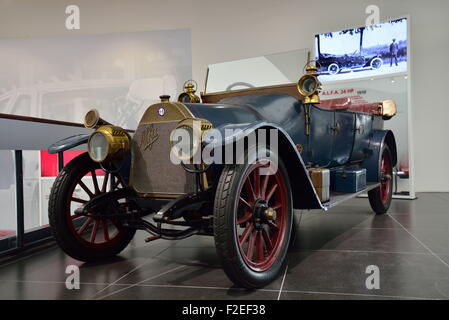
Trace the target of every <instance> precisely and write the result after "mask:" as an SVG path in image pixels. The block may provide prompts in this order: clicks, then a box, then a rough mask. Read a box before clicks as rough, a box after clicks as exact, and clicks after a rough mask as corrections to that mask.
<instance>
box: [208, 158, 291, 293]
mask: <svg viewBox="0 0 449 320" xmlns="http://www.w3.org/2000/svg"><path fill="white" fill-rule="evenodd" d="M272 156H273V157H277V156H276V155H273V154H272ZM247 162H249V163H246V164H242V165H226V166H225V167H224V169H223V171H222V173H221V176H220V179H219V182H218V186H217V191H216V194H215V203H214V236H215V246H216V250H217V254H218V256H219V259H220V260H221V264H222V266H223V269H224V271H225V273H226V275H227V276H228V277H229V278H230V279H231V281H233V282H234V283H235V284H236V285H238V286H241V287H244V288H248V289H253V288H260V287H263V286H265V285H267V284H269V283H270V282H272V281H273V280H275V279H276V278H277V277H278V276H279V275H280V274H281V272H282V270H283V269H284V267H285V261H286V255H287V251H288V247H289V241H290V238H291V229H292V221H293V210H292V194H291V188H290V182H289V179H288V175H287V171H286V168H285V166H284V164H283V162H282V160H281V159H277V163H278V172H279V175H278V173H276V174H275V175H273V177H274V178H270V179H278V178H277V177H282V179H283V181H284V182H285V183H284V185H283V187H282V188H280V189H279V191H276V192H279V194H280V196H279V197H281V196H282V197H283V196H285V205H283V207H285V209H279V208H278V209H277V210H278V211H277V212H278V213H277V214H276V218H275V219H279V221H281V219H282V221H281V222H278V220H274V225H276V224H277V226H278V227H279V229H278V230H281V231H277V232H279V235H278V236H277V238H276V241H275V242H273V243H274V244H273V246H272V247H271V253H270V252H269V248H268V244H267V242H266V238H264V237H263V235H264V234H263V233H264V232H266V230H265V231H263V230H260V231H257V230H258V229H256V228H258V227H260V225H259V226H258V227H256V223H255V222H254V228H253V229H251V231H250V232H249V233H251V235H250V236H249V237H250V240H248V248H249V247H250V243H251V237H252V235H253V233H254V232H257V234H256V236H255V237H256V239H257V237H259V238H260V241H261V242H263V244H262V245H261V246H262V249H261V250H262V251H261V252H262V259H264V258H265V254H267V263H266V266H268V265H269V267H268V268H267V269H263V270H255V268H254V267H252V266H250V265H249V263H248V261H245V259H247V257H246V258H244V256H243V255H245V253H244V252H243V248H242V247H241V245H242V244H240V242H241V237H242V236H243V234H242V235H240V236H239V235H238V231H237V229H238V228H239V227H241V228H245V230H246V227H242V224H239V223H238V222H237V219H239V216H238V215H239V213H237V211H238V210H239V205H240V201H237V199H240V195H241V192H242V190H243V187H244V184H245V179H250V178H249V174H250V173H251V172H250V173H247V172H248V170H250V168H251V166H252V165H251V162H250V161H247ZM245 174H248V177H246V176H245ZM260 177H262V178H261V179H265V178H264V177H265V176H262V175H261V176H260ZM250 181H251V180H250ZM269 181H271V180H269ZM279 181H280V180H274V182H273V181H271V184H269V185H270V188H271V189H273V187H274V184H279ZM268 183H269V182H268ZM254 185H256V184H254ZM258 188H261V189H259V190H263V189H264V188H263V183H261V184H259V187H258ZM251 190H252V189H251ZM267 190H268V187H265V192H264V191H260V195H262V194H265V195H266V194H267V192H266V191H267ZM282 190H283V191H282ZM270 191H271V190H270ZM281 192H282V194H281ZM269 193H271V192H268V194H269ZM253 194H254V193H253ZM254 198H255V197H254ZM267 199H268V200H267V205H269V204H270V201H274V200H270V197H267ZM271 199H272V197H271ZM276 199H279V198H278V194H276ZM276 201H278V200H276ZM248 202H249V201H248ZM249 211H251V210H249ZM259 212H260V211H259ZM280 212H283V213H282V215H281V214H280ZM245 215H246V213H245ZM278 215H279V217H280V218H279V217H278ZM247 223H251V222H245V224H247ZM268 225H269V224H268V223H267V226H265V227H266V228H267V229H270V227H269V226H268ZM247 227H248V226H247ZM265 227H264V228H265ZM281 228H282V229H281ZM284 228H285V229H284ZM268 232H272V231H270V230H269V231H268ZM243 233H245V232H243ZM274 234H276V232H273V233H272V235H274ZM282 234H283V236H282ZM237 239H239V240H237ZM262 239H263V240H262ZM256 241H258V240H256ZM278 241H279V242H278ZM253 245H254V242H253ZM270 245H271V242H270ZM276 245H277V246H278V247H276ZM256 250H257V249H256ZM251 252H252V251H251ZM255 254H256V260H258V259H260V256H259V251H257V252H256V253H255ZM248 255H250V254H249V252H247V254H246V256H248ZM252 256H253V255H252V254H251V258H250V260H251V259H252ZM270 256H271V259H269V257H270ZM270 263H271V264H270ZM264 266H265V265H264Z"/></svg>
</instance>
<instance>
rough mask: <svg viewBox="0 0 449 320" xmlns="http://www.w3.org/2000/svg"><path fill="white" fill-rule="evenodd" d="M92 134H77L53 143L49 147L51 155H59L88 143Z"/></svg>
mask: <svg viewBox="0 0 449 320" xmlns="http://www.w3.org/2000/svg"><path fill="white" fill-rule="evenodd" d="M89 137H90V134H77V135H74V136H71V137H68V138H65V139H62V140H59V141H57V142H55V143H53V144H52V145H51V146H49V147H48V152H49V153H58V152H62V151H66V150H69V149H72V148H75V147H77V146H79V145H82V144H84V143H87V141H88V140H89Z"/></svg>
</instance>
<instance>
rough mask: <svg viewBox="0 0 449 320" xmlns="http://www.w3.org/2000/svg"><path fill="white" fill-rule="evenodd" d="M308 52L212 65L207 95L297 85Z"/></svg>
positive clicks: (296, 51)
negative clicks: (281, 85)
mask: <svg viewBox="0 0 449 320" xmlns="http://www.w3.org/2000/svg"><path fill="white" fill-rule="evenodd" d="M307 53H308V50H307V49H300V50H294V51H287V52H281V53H275V54H270V55H265V56H260V57H253V58H248V59H241V60H235V61H228V62H222V63H216V64H211V65H209V71H208V77H207V83H206V86H207V87H206V92H208V93H210V92H221V91H230V90H238V89H245V88H254V87H263V86H272V85H279V84H287V83H293V82H297V81H298V79H299V78H300V77H301V75H302V73H303V68H304V65H305V64H306V61H307Z"/></svg>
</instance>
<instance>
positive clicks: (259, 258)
mask: <svg viewBox="0 0 449 320" xmlns="http://www.w3.org/2000/svg"><path fill="white" fill-rule="evenodd" d="M267 167H268V165H267V163H266V162H265V163H262V162H260V161H259V162H257V163H255V164H253V165H252V166H251V167H250V168H249V169H248V171H247V173H246V175H245V176H244V183H243V184H242V189H241V190H240V192H239V197H238V201H239V203H238V209H237V213H238V214H237V215H236V224H235V228H236V235H237V238H238V239H237V241H238V243H239V247H240V253H241V254H242V256H243V259H244V260H245V262H246V263H247V265H248V266H249V267H250V268H251V269H253V270H255V271H265V270H267V269H268V268H269V267H270V266H271V265H272V264H273V262H274V261H276V259H277V258H278V256H279V252H280V250H281V248H282V247H283V245H284V235H285V232H286V229H287V224H288V216H287V215H288V197H287V191H286V188H285V180H284V178H283V177H282V174H281V172H280V171H279V170H278V171H277V172H276V173H275V174H273V175H261V174H260V173H261V168H267Z"/></svg>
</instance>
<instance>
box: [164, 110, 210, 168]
mask: <svg viewBox="0 0 449 320" xmlns="http://www.w3.org/2000/svg"><path fill="white" fill-rule="evenodd" d="M210 129H212V123H211V122H210V121H208V120H206V119H199V118H187V119H184V120H181V121H179V123H178V125H177V126H176V128H175V129H174V130H173V131H172V133H171V135H170V144H171V147H172V152H173V153H174V155H175V156H176V157H177V158H178V159H180V160H182V161H189V160H191V159H192V158H193V157H194V156H195V155H196V154H197V153H198V152H199V151H201V144H202V139H203V135H204V134H205V133H206V132H207V131H209V130H210Z"/></svg>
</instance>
